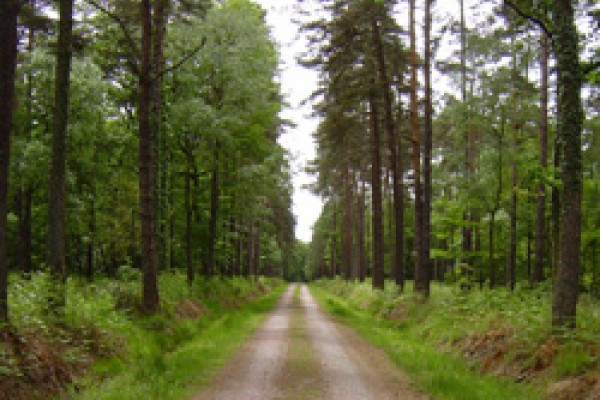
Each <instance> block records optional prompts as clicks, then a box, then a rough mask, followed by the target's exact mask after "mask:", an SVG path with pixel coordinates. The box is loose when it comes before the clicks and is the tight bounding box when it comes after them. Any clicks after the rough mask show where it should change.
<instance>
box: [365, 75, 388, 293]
mask: <svg viewBox="0 0 600 400" xmlns="http://www.w3.org/2000/svg"><path fill="white" fill-rule="evenodd" d="M372 83H373V86H374V82H372ZM373 91H374V88H373ZM369 106H370V114H371V115H370V124H371V157H372V161H371V162H372V166H371V192H372V193H371V196H372V200H371V203H372V207H373V213H372V224H373V272H372V276H373V288H374V289H382V290H383V288H384V285H385V282H384V276H383V215H382V214H383V210H382V204H381V201H382V200H381V155H380V143H381V139H380V132H379V113H378V110H377V104H376V101H375V96H374V93H373V94H372V95H371V99H370V101H369Z"/></svg>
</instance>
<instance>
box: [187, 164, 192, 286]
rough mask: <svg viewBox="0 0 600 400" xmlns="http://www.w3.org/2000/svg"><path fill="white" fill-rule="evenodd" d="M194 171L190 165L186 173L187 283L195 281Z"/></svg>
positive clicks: (190, 283)
mask: <svg viewBox="0 0 600 400" xmlns="http://www.w3.org/2000/svg"><path fill="white" fill-rule="evenodd" d="M191 175H192V171H191V168H190V167H189V166H188V168H187V171H186V174H185V265H186V271H187V283H188V285H189V286H192V284H193V283H194V265H193V260H192V198H191V182H190V181H191V179H192V177H191Z"/></svg>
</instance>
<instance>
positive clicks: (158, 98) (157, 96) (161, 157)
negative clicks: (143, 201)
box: [151, 0, 168, 267]
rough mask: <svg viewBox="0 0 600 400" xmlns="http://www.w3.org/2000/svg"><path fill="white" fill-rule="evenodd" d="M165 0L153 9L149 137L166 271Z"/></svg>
mask: <svg viewBox="0 0 600 400" xmlns="http://www.w3.org/2000/svg"><path fill="white" fill-rule="evenodd" d="M167 1H168V0H155V1H154V5H153V7H152V9H153V13H152V28H153V34H152V69H153V70H154V72H155V74H154V76H152V78H151V79H152V114H151V118H152V119H151V122H152V135H153V141H154V160H155V162H156V165H157V166H158V168H157V173H156V174H155V176H154V182H153V184H154V189H153V190H154V191H155V194H154V201H155V204H156V205H155V207H156V222H155V228H156V229H157V232H156V237H157V239H158V240H157V242H158V243H157V251H158V256H159V259H160V263H159V265H160V266H162V267H165V266H166V265H167V256H168V241H167V218H168V212H167V208H168V205H167V203H168V202H167V198H166V192H167V190H168V189H167V172H168V161H167V149H166V147H167V144H166V137H165V135H164V132H163V131H162V125H163V124H162V101H163V99H162V76H161V74H160V71H161V70H162V69H163V64H164V56H163V48H164V38H165V21H166V15H165V14H166V7H167Z"/></svg>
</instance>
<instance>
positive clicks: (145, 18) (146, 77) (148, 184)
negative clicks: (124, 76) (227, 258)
mask: <svg viewBox="0 0 600 400" xmlns="http://www.w3.org/2000/svg"><path fill="white" fill-rule="evenodd" d="M141 17H142V18H141V22H142V47H141V55H140V73H139V82H138V84H139V87H138V96H139V98H138V101H139V104H138V124H139V169H140V172H139V174H140V177H139V178H140V183H139V184H140V195H139V196H140V214H141V224H140V227H141V232H140V236H141V256H142V260H141V261H142V272H143V289H142V293H143V294H142V306H143V308H144V310H145V311H146V312H147V313H155V312H156V311H158V308H159V298H158V266H157V264H158V257H157V253H156V231H155V229H154V223H155V203H154V198H153V197H154V193H153V192H154V157H153V153H154V146H153V140H152V123H151V115H150V109H151V101H152V80H151V57H150V56H151V44H152V16H151V9H150V0H142V1H141Z"/></svg>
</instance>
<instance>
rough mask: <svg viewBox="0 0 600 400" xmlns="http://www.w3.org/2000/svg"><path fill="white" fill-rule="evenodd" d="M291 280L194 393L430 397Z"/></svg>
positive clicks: (228, 397)
mask: <svg viewBox="0 0 600 400" xmlns="http://www.w3.org/2000/svg"><path fill="white" fill-rule="evenodd" d="M296 287H297V285H291V286H290V288H289V289H288V290H287V292H286V293H285V294H284V296H283V297H282V299H281V301H280V302H279V304H278V306H277V308H276V309H275V311H274V312H273V313H272V314H271V316H270V317H269V318H268V319H267V321H266V322H265V323H264V325H263V326H262V328H261V329H260V330H259V331H258V332H257V333H256V334H255V335H254V336H253V337H252V338H251V339H250V340H249V341H248V342H247V343H246V344H245V345H244V346H243V347H242V348H241V349H240V350H239V351H238V352H237V353H236V354H235V355H234V357H233V358H232V359H231V360H230V362H229V363H228V364H227V365H226V366H225V367H224V368H223V369H222V370H221V372H220V373H219V374H218V376H217V377H216V379H215V380H214V382H213V383H212V385H211V386H210V387H209V388H207V389H205V390H203V391H202V392H200V393H198V394H197V395H196V396H195V397H194V398H193V400H242V399H243V400H284V399H285V400H325V399H329V400H331V399H343V400H358V399H360V400H369V399H373V400H396V399H398V400H399V399H402V400H425V399H429V398H430V397H428V396H425V395H423V394H421V393H418V392H417V391H416V390H415V389H413V388H411V386H410V384H409V383H408V379H407V378H406V376H405V375H404V374H403V373H402V372H401V371H399V370H398V369H397V368H396V367H395V366H394V365H393V364H392V362H391V361H390V360H389V359H388V357H387V356H386V355H385V354H384V353H383V352H381V351H380V350H378V349H376V348H374V347H373V346H371V345H370V344H368V343H367V342H365V341H364V340H363V339H362V338H361V337H360V336H358V335H357V334H356V333H355V332H354V331H353V330H351V329H350V328H348V327H345V326H342V325H340V324H338V323H336V322H334V321H332V320H330V319H329V318H328V317H327V316H325V314H324V313H323V312H322V311H321V310H320V309H319V307H318V305H317V304H316V302H315V300H314V298H313V297H312V295H311V294H310V292H309V291H308V288H307V287H306V286H305V285H301V286H300V287H299V288H298V290H297V289H296ZM296 290H297V292H296V293H295V294H294V292H295V291H296Z"/></svg>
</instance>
